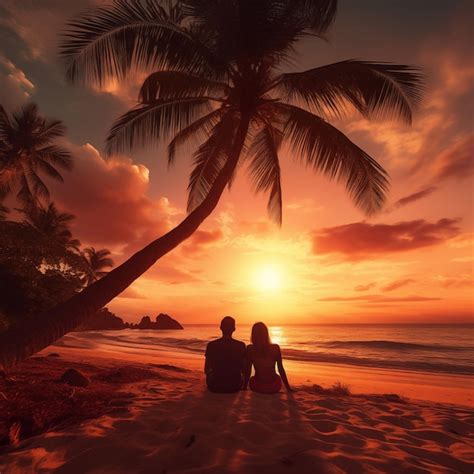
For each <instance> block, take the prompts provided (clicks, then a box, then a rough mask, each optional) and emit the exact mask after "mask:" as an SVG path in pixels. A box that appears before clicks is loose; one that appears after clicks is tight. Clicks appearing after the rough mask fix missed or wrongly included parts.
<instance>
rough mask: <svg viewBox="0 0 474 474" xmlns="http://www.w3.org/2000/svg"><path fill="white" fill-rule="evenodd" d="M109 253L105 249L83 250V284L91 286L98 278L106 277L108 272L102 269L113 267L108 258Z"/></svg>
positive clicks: (92, 248) (111, 261)
mask: <svg viewBox="0 0 474 474" xmlns="http://www.w3.org/2000/svg"><path fill="white" fill-rule="evenodd" d="M109 255H110V251H109V250H107V249H100V250H96V249H95V248H94V247H88V248H85V249H84V251H83V252H82V256H83V259H84V269H85V273H84V278H83V281H84V284H85V285H86V286H89V285H92V283H94V282H96V281H97V280H99V279H100V278H102V277H104V276H105V275H107V273H108V272H106V271H104V268H107V267H113V265H114V262H113V260H112V259H111V258H110V257H109Z"/></svg>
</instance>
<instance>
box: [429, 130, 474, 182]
mask: <svg viewBox="0 0 474 474" xmlns="http://www.w3.org/2000/svg"><path fill="white" fill-rule="evenodd" d="M473 151H474V149H473V135H472V134H469V135H468V136H465V137H462V138H461V139H459V140H457V141H456V142H455V143H454V144H453V145H452V146H451V147H450V148H449V149H448V150H446V151H445V152H443V153H441V154H440V155H438V156H437V157H436V159H435V160H434V163H433V170H434V177H433V181H434V182H436V183H440V182H442V181H445V180H447V179H456V180H459V179H464V178H467V177H469V176H470V175H472V174H473V173H474V160H473V159H472V157H473Z"/></svg>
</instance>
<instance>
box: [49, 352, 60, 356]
mask: <svg viewBox="0 0 474 474" xmlns="http://www.w3.org/2000/svg"><path fill="white" fill-rule="evenodd" d="M48 357H61V355H60V354H58V353H57V352H50V353H49V354H48Z"/></svg>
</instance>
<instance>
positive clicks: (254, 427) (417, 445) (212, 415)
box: [0, 355, 474, 474]
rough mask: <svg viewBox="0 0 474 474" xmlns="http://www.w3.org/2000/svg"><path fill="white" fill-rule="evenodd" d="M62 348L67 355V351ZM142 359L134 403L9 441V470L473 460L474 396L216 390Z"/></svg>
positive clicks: (407, 465) (391, 466)
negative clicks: (449, 400) (446, 400)
mask: <svg viewBox="0 0 474 474" xmlns="http://www.w3.org/2000/svg"><path fill="white" fill-rule="evenodd" d="M61 360H63V361H64V364H65V366H67V364H68V360H67V356H65V355H63V356H62V358H61ZM90 361H91V360H89V362H90ZM46 363H48V362H47V361H46ZM94 363H95V364H96V365H97V366H101V365H104V364H106V365H107V366H108V367H109V368H110V367H114V366H115V367H120V366H121V365H123V364H124V361H122V362H120V361H118V360H115V361H114V360H110V359H109V360H106V359H100V358H98V359H95V361H94ZM134 366H135V367H137V368H139V367H142V368H143V367H146V368H147V369H150V368H151V369H152V370H154V371H156V372H157V374H158V376H157V377H152V378H150V379H147V380H142V381H140V380H139V381H137V382H134V383H132V384H128V385H127V386H126V387H125V388H126V390H127V391H128V392H131V393H133V394H134V396H135V398H134V399H133V400H132V402H131V404H129V405H128V406H124V407H121V408H120V407H118V408H117V409H116V410H114V411H113V412H112V413H107V414H105V415H103V416H100V417H98V418H95V419H92V420H85V421H83V422H82V423H81V424H80V425H77V424H74V425H71V426H69V427H66V428H63V429H57V430H53V431H50V432H48V433H43V434H41V435H39V436H35V437H32V438H29V439H26V440H24V441H22V442H21V443H20V444H19V445H18V446H16V447H15V448H14V449H11V448H10V449H8V450H4V451H3V452H1V456H0V472H2V473H9V474H10V473H29V472H31V473H33V472H34V473H37V472H38V473H43V472H44V473H46V472H57V473H81V474H82V473H158V474H171V473H181V472H182V473H203V474H205V473H216V474H217V473H231V472H232V473H249V474H252V473H262V474H265V473H276V474H277V473H298V474H300V473H316V472H318V473H345V472H348V473H363V472H368V473H375V472H383V473H455V472H456V473H459V472H461V473H464V472H465V473H472V471H473V463H474V412H473V410H472V408H470V407H467V406H462V405H454V404H441V403H435V402H430V401H415V400H410V399H403V398H400V397H398V396H395V395H381V394H372V395H370V394H350V395H337V394H334V393H331V391H330V390H324V389H320V388H317V387H316V388H315V387H312V386H304V385H300V386H298V387H297V388H298V390H297V391H296V392H295V393H287V392H281V393H280V394H277V395H259V394H254V393H252V392H250V391H242V392H239V393H237V394H232V395H223V394H222V395H221V394H212V393H209V392H207V391H206V390H205V385H204V378H203V376H202V374H201V373H200V372H198V371H197V370H188V371H186V372H182V371H180V370H179V369H176V368H174V367H165V368H163V367H159V366H157V365H156V364H155V365H152V364H146V365H142V366H138V365H134ZM93 385H94V381H93V382H92V383H91V385H90V387H88V388H84V389H80V388H78V389H77V390H84V391H87V390H90V389H92V388H93ZM123 389H124V387H121V390H123Z"/></svg>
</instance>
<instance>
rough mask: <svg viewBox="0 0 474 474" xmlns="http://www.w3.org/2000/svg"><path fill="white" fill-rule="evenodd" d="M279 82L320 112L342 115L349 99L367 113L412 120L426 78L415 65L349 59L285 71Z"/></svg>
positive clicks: (291, 98)
mask: <svg viewBox="0 0 474 474" xmlns="http://www.w3.org/2000/svg"><path fill="white" fill-rule="evenodd" d="M275 86H276V87H278V88H279V90H281V91H282V92H283V94H284V99H285V100H287V101H288V100H289V101H296V102H298V101H299V102H301V101H302V102H304V103H306V104H308V105H309V106H310V107H312V108H314V110H315V112H316V113H318V114H324V113H325V112H326V111H329V112H330V113H332V114H335V115H338V116H340V115H341V114H342V113H343V112H344V111H345V105H346V103H347V102H349V103H350V104H352V105H353V106H354V107H355V108H356V109H357V110H358V111H359V112H360V113H362V114H363V115H364V116H365V117H371V118H386V117H389V118H392V117H393V118H398V119H401V120H403V121H405V122H407V123H411V121H412V114H413V109H414V108H415V107H416V106H417V105H418V104H419V102H420V100H421V97H422V92H423V78H422V75H421V73H420V71H419V70H418V69H417V68H415V67H412V66H404V65H399V64H390V63H376V62H370V61H358V60H347V61H341V62H338V63H334V64H329V65H327V66H322V67H318V68H314V69H309V70H307V71H303V72H298V73H289V74H282V75H281V76H279V78H278V79H277V81H276V83H275Z"/></svg>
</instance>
